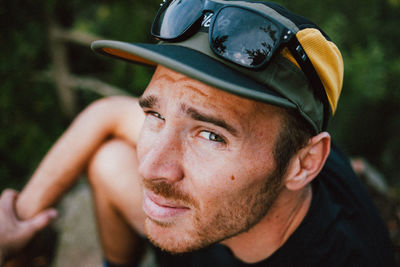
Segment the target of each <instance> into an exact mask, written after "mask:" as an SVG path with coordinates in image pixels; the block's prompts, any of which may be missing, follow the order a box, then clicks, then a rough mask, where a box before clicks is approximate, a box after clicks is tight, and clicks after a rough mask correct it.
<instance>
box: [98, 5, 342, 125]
mask: <svg viewBox="0 0 400 267" xmlns="http://www.w3.org/2000/svg"><path fill="white" fill-rule="evenodd" d="M174 1H175V0H172V1H170V2H169V3H171V2H174ZM183 1H184V0H183ZM209 1H212V2H215V3H218V4H224V5H229V6H237V7H240V8H246V9H248V10H255V11H256V12H258V14H265V15H266V16H268V17H272V18H273V19H275V20H276V21H279V22H280V23H281V24H283V25H284V26H285V27H286V28H287V29H289V31H291V32H293V33H294V34H295V36H296V39H297V40H298V43H299V44H300V45H301V48H302V53H305V54H306V56H307V57H308V59H309V61H310V62H311V64H312V67H313V69H314V70H313V71H315V73H316V75H317V77H318V78H319V80H320V82H321V84H322V85H321V87H322V89H321V90H323V91H324V92H323V93H324V94H325V96H326V99H327V101H322V100H321V98H320V97H319V96H318V95H317V94H316V91H315V88H313V84H312V83H311V82H310V79H309V78H308V77H307V75H306V74H307V72H304V71H303V70H304V67H303V66H301V64H299V60H298V59H297V58H296V56H298V55H294V54H293V50H290V49H288V48H287V47H285V46H283V47H280V49H279V50H278V51H279V52H278V53H276V55H274V56H273V57H272V58H271V60H270V61H269V62H268V64H266V65H265V66H264V67H263V68H258V69H251V68H246V67H243V66H240V65H238V64H235V63H233V62H230V61H228V60H225V59H223V58H221V57H220V56H218V55H217V54H216V53H215V52H214V51H213V49H212V48H211V46H210V39H209V33H208V28H207V27H202V28H201V29H199V30H198V31H197V32H195V33H193V34H191V35H190V36H189V37H187V38H184V39H183V40H179V41H176V40H173V41H168V40H166V41H161V42H159V43H158V44H146V43H128V42H120V41H113V40H99V41H95V42H93V43H92V46H91V47H92V49H93V50H94V51H96V52H98V53H100V54H104V55H108V56H112V57H115V58H118V59H123V60H127V61H129V62H135V63H141V64H146V65H152V66H155V65H158V64H160V65H163V66H165V67H167V68H170V69H172V70H174V71H177V72H180V73H182V74H184V75H186V76H188V77H191V78H193V79H196V80H199V81H201V82H204V83H205V84H208V85H210V86H213V87H216V88H218V89H221V90H224V91H226V92H229V93H232V94H236V95H239V96H242V97H246V98H250V99H254V100H257V101H262V102H266V103H269V104H272V105H278V106H281V107H286V108H293V109H296V110H298V112H299V113H300V114H301V116H303V117H304V118H305V119H306V121H308V122H309V123H310V125H311V126H312V128H313V129H314V130H315V132H316V133H318V132H321V131H323V130H325V129H324V128H325V123H326V118H327V115H331V114H333V113H334V112H335V110H336V107H337V102H338V99H339V95H340V91H341V88H342V82H343V60H342V57H341V54H340V52H339V50H338V48H337V47H336V45H335V44H334V43H333V42H331V41H330V40H329V38H328V37H327V36H326V34H325V33H323V32H322V31H321V30H320V29H319V28H318V27H317V26H316V25H315V24H314V23H312V22H311V21H309V20H308V19H305V18H303V17H301V16H299V15H296V14H294V13H292V12H290V11H288V10H287V9H285V8H283V7H282V6H280V5H277V4H275V3H271V2H255V1H251V2H250V1H226V0H209ZM192 2H193V1H192ZM200 2H204V1H201V0H199V3H200ZM243 23H246V20H244V22H243ZM327 111H329V113H331V114H327V113H328V112H327Z"/></svg>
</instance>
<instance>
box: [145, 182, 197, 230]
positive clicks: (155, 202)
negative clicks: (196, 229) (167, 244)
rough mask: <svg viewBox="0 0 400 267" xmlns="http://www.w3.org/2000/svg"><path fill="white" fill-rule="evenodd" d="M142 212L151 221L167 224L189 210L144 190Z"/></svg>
mask: <svg viewBox="0 0 400 267" xmlns="http://www.w3.org/2000/svg"><path fill="white" fill-rule="evenodd" d="M143 210H144V212H145V213H146V215H147V216H149V217H150V218H151V219H153V220H155V221H159V222H165V223H168V222H170V221H171V220H172V219H173V218H174V217H176V216H179V215H182V214H183V213H185V212H187V211H189V210H190V208H189V207H187V206H183V205H181V204H178V203H176V202H174V201H172V200H168V199H165V198H163V197H160V196H158V195H155V194H154V193H152V192H149V191H147V190H145V191H144V193H143Z"/></svg>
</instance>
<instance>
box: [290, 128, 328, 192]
mask: <svg viewBox="0 0 400 267" xmlns="http://www.w3.org/2000/svg"><path fill="white" fill-rule="evenodd" d="M330 148H331V136H330V135H329V134H328V133H327V132H322V133H320V134H318V135H316V136H314V137H313V138H311V139H310V141H309V142H308V144H307V145H306V146H305V147H304V148H302V149H300V150H299V151H298V152H297V153H296V154H295V155H294V156H293V157H292V159H291V160H290V162H289V166H288V169H287V171H286V175H285V185H286V188H287V189H289V190H299V189H302V188H304V187H305V186H306V185H308V184H309V183H310V182H311V181H312V180H313V179H314V178H315V177H316V176H317V175H318V173H319V172H320V171H321V169H322V167H323V166H324V164H325V161H326V159H327V158H328V155H329V152H330Z"/></svg>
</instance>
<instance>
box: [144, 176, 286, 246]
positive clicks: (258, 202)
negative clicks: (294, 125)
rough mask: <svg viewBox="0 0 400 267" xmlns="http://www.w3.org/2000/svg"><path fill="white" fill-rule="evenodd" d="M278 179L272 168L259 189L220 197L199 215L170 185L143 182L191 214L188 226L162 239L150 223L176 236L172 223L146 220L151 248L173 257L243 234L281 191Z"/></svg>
mask: <svg viewBox="0 0 400 267" xmlns="http://www.w3.org/2000/svg"><path fill="white" fill-rule="evenodd" d="M281 177H282V175H281V173H279V171H278V170H277V169H275V170H274V171H273V173H272V174H270V175H269V176H268V178H267V179H266V182H265V183H264V185H263V186H261V187H259V188H254V186H253V187H251V186H249V187H248V188H245V189H243V190H242V191H240V192H237V193H236V194H234V195H229V196H224V198H223V199H222V198H220V199H218V200H217V201H214V202H213V203H214V205H218V206H219V207H218V208H217V209H216V208H215V207H212V206H211V207H204V209H203V212H201V211H200V210H199V206H198V204H197V202H196V201H195V200H194V199H192V198H191V197H190V196H189V195H187V194H184V193H183V192H181V191H179V190H178V189H176V188H175V187H174V186H173V185H170V184H167V183H164V182H158V183H153V182H151V181H147V182H145V183H144V184H145V186H146V187H147V188H149V189H151V190H152V191H153V192H155V193H157V194H159V195H161V196H164V197H166V198H169V199H177V200H184V201H186V203H188V205H190V206H192V207H193V209H192V210H193V211H194V215H193V217H192V218H191V220H190V221H191V226H189V227H188V228H181V229H179V230H178V233H177V234H171V235H167V236H166V238H165V239H164V240H163V239H162V237H161V238H160V237H159V236H154V235H153V233H152V231H151V230H150V229H151V227H152V226H151V224H154V225H156V226H157V227H160V228H162V229H163V231H171V232H175V233H176V229H174V228H175V226H176V225H175V223H174V222H171V223H162V222H158V221H155V220H153V219H151V218H147V219H146V222H145V231H146V235H147V236H148V238H149V240H150V241H151V242H152V243H153V244H154V245H155V246H158V247H160V248H161V249H162V250H165V251H168V252H170V253H173V254H177V253H185V252H191V251H195V250H199V249H201V248H204V247H207V246H209V245H212V244H215V243H219V242H221V241H223V240H226V239H229V238H231V237H234V236H237V235H239V234H241V233H244V232H247V231H249V230H250V229H251V228H252V227H253V226H254V225H256V224H257V223H258V222H259V221H260V220H261V219H262V218H264V217H265V216H266V215H267V213H268V211H269V210H270V208H271V206H272V205H273V204H274V202H275V200H276V199H277V197H278V195H279V194H280V192H281V191H282V188H283V186H282V182H281V180H282V179H281ZM196 211H197V212H196ZM185 226H188V225H185ZM179 236H180V237H179Z"/></svg>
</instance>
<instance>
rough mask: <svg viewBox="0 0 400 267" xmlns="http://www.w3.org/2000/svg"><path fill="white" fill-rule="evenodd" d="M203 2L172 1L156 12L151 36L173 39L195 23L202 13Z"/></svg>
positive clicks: (196, 0)
mask: <svg viewBox="0 0 400 267" xmlns="http://www.w3.org/2000/svg"><path fill="white" fill-rule="evenodd" d="M203 2H204V0H172V1H168V2H166V3H165V4H164V5H163V6H162V7H161V8H160V10H159V11H158V13H157V16H156V18H155V20H154V22H153V26H152V34H153V35H154V36H156V37H159V38H161V39H174V38H177V37H179V36H180V35H182V34H183V33H184V32H185V31H186V30H187V29H188V28H190V26H191V25H192V24H193V23H194V22H196V21H197V20H198V19H199V18H200V16H201V15H202V12H203Z"/></svg>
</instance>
